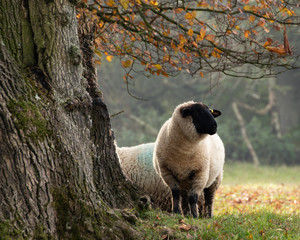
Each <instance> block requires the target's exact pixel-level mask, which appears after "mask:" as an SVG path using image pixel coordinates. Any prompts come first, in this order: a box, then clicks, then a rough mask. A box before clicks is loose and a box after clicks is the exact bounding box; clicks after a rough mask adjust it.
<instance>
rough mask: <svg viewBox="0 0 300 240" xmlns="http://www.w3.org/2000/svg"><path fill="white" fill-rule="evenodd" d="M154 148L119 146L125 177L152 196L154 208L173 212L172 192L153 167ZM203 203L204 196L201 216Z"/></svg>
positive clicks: (201, 201) (201, 200) (152, 146)
mask: <svg viewBox="0 0 300 240" xmlns="http://www.w3.org/2000/svg"><path fill="white" fill-rule="evenodd" d="M116 146H117V145H116ZM154 146H155V143H146V144H140V145H137V146H133V147H118V146H117V147H116V149H117V154H118V157H119V162H120V165H121V169H122V171H123V173H124V175H125V177H126V178H127V179H129V180H130V181H131V182H132V183H133V184H135V185H136V186H138V187H139V188H140V189H141V190H142V192H143V193H144V194H146V195H148V196H150V198H151V200H152V202H153V203H154V206H156V207H159V208H160V209H161V210H163V211H167V212H171V208H172V205H171V191H170V189H169V187H168V186H167V185H165V183H164V182H163V180H162V178H161V177H160V176H159V175H158V174H157V172H156V171H155V169H154V166H153V160H152V159H153V151H154ZM203 202H204V196H200V197H199V201H198V207H199V212H200V214H202V209H203ZM183 207H184V206H183ZM185 207H187V206H185ZM187 211H188V210H185V212H187Z"/></svg>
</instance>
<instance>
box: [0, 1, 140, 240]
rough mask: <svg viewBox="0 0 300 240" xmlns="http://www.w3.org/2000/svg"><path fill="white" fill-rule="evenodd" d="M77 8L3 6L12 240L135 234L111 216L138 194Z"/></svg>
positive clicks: (0, 150) (0, 152)
mask: <svg viewBox="0 0 300 240" xmlns="http://www.w3.org/2000/svg"><path fill="white" fill-rule="evenodd" d="M73 2H76V1H67V0H60V1H58V0H52V1H49V0H43V1H38V0H13V1H7V0H0V9H1V14H0V203H1V205H0V225H1V226H4V227H0V230H1V229H4V230H5V228H6V227H7V228H8V229H10V231H9V234H10V237H13V238H14V237H16V238H17V237H20V236H23V237H29V238H31V237H33V238H38V237H53V238H55V239H57V238H64V239H65V238H69V239H77V238H83V239H93V238H103V239H125V238H130V237H132V236H135V234H136V233H135V232H134V231H133V230H132V229H131V228H130V227H129V226H126V224H125V223H123V222H121V220H120V219H118V217H116V215H115V214H113V213H112V212H111V211H110V210H109V208H110V207H113V208H122V207H129V206H133V204H134V200H135V199H136V198H137V191H136V190H135V189H134V188H133V187H132V186H131V185H130V184H129V183H128V182H127V181H126V180H125V178H124V176H123V174H122V171H121V169H120V166H119V163H118V159H117V156H116V153H115V146H114V142H113V141H114V138H113V134H112V131H111V129H110V119H109V115H108V111H107V108H106V106H105V104H104V102H103V99H102V97H101V94H100V91H99V90H98V86H97V84H96V79H95V69H94V66H93V63H92V62H93V60H92V49H91V42H90V43H89V44H87V45H83V44H81V45H80V44H79V37H78V31H77V20H76V11H75V8H74V5H73V4H72V3H73ZM20 16H21V17H20ZM85 37H88V36H87V35H84V34H82V39H84V38H85ZM82 41H83V40H81V42H82ZM87 41H89V40H87ZM80 47H81V48H83V50H84V51H82V52H81V51H80ZM83 69H84V71H83ZM111 230H112V231H111ZM1 234H2V235H1ZM3 234H4V233H1V232H0V235H1V236H3ZM5 234H8V233H7V231H6V232H5ZM3 237H4V238H5V236H3Z"/></svg>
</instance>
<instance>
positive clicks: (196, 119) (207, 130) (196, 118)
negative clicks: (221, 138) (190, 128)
mask: <svg viewBox="0 0 300 240" xmlns="http://www.w3.org/2000/svg"><path fill="white" fill-rule="evenodd" d="M220 115H221V112H220V111H218V110H212V109H209V108H208V107H207V106H206V105H205V104H202V103H197V104H193V105H191V106H189V107H185V108H182V109H181V116H182V117H183V118H186V117H188V116H190V117H191V118H192V120H193V124H194V126H195V129H196V131H197V133H199V134H210V135H213V134H215V133H216V132H217V127H218V125H217V122H216V120H215V118H216V117H218V116H220Z"/></svg>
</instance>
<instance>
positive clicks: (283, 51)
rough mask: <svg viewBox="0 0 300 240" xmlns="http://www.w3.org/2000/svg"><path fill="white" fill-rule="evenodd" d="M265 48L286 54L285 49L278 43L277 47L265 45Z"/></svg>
mask: <svg viewBox="0 0 300 240" xmlns="http://www.w3.org/2000/svg"><path fill="white" fill-rule="evenodd" d="M266 49H267V50H269V51H270V52H274V53H277V54H279V55H285V54H287V52H286V51H285V49H284V46H283V45H279V46H278V47H272V46H266Z"/></svg>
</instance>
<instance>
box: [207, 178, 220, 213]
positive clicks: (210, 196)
mask: <svg viewBox="0 0 300 240" xmlns="http://www.w3.org/2000/svg"><path fill="white" fill-rule="evenodd" d="M220 183H221V177H220V176H218V177H217V178H216V180H215V181H214V182H213V184H212V185H211V186H210V187H208V188H205V189H204V198H205V217H207V218H211V217H213V215H214V214H213V205H214V198H215V193H216V191H217V189H218V188H219V186H220Z"/></svg>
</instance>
